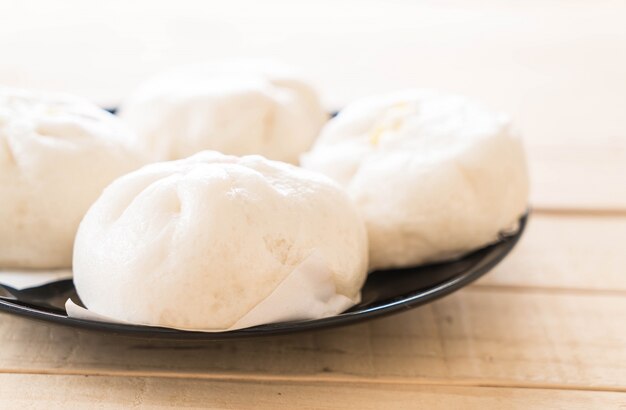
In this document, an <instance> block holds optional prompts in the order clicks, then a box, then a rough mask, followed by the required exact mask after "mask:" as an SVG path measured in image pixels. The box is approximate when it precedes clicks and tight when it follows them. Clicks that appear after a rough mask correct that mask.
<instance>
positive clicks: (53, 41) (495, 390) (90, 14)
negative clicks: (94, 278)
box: [0, 0, 626, 409]
mask: <svg viewBox="0 0 626 410" xmlns="http://www.w3.org/2000/svg"><path fill="white" fill-rule="evenodd" d="M9 3H11V4H10V6H9ZM127 3H129V2H117V1H108V2H100V3H98V4H97V5H94V4H87V2H44V1H43V0H39V1H31V2H6V3H4V4H3V5H1V6H0V50H1V52H2V57H1V59H0V83H8V84H13V85H21V86H37V87H43V88H48V89H55V90H56V89H63V90H66V91H71V92H75V93H80V94H84V95H86V96H89V97H90V98H93V99H94V100H96V101H98V102H100V103H103V104H110V103H113V102H116V101H118V100H119V98H120V97H121V96H122V95H124V93H125V92H127V90H128V89H129V88H130V87H132V86H133V85H134V84H135V83H136V82H137V81H138V80H139V79H140V78H142V77H143V76H144V75H145V74H146V73H149V72H153V71H156V70H158V69H159V68H160V67H163V66H166V65H171V64H175V63H178V62H185V61H196V60H202V59H205V58H215V57H228V56H234V55H268V56H272V57H278V58H282V59H285V60H287V61H290V62H292V63H296V64H300V65H301V66H303V67H304V68H305V71H307V72H308V73H309V74H310V75H311V77H312V78H313V79H314V81H315V82H316V83H317V84H318V85H319V86H320V89H321V90H322V91H323V92H324V94H325V96H326V100H327V102H328V104H329V105H331V106H340V105H342V104H343V103H345V101H347V100H349V99H351V98H353V97H356V96H360V95H364V94H369V93H373V92H378V91H381V90H386V89H395V88H399V87H404V86H424V85H427V86H432V87H441V88H447V89H453V90H457V91H460V92H464V93H467V94H470V95H474V96H477V97H479V98H482V99H483V100H485V101H487V102H488V103H490V104H491V105H492V106H494V107H497V108H501V109H505V110H508V111H510V112H511V113H512V114H513V115H514V116H515V118H516V120H517V122H518V124H519V125H520V127H521V128H522V129H523V131H524V134H525V136H526V141H527V147H528V157H529V163H530V173H531V177H532V184H533V193H532V199H531V200H532V205H533V208H534V211H533V215H532V218H531V220H530V224H529V226H528V229H527V232H526V234H525V236H524V238H523V240H522V241H521V243H520V244H519V246H518V247H517V248H516V250H515V251H514V252H513V254H512V255H510V257H508V258H507V259H506V260H505V261H504V262H503V263H502V264H501V265H500V266H498V267H497V269H496V270H495V271H494V272H492V273H491V274H489V275H488V276H486V277H485V278H484V279H482V280H480V281H478V283H476V284H474V285H472V286H470V287H468V288H466V289H464V290H462V291H460V292H458V293H455V294H453V295H451V296H449V297H447V298H445V299H443V300H440V301H437V302H435V303H433V304H430V305H427V306H425V307H422V308H420V309H416V310H413V311H409V312H406V313H404V314H400V315H397V316H393V317H389V318H385V319H382V320H377V321H373V322H370V323H364V324H360V325H356V326H351V327H345V328H340V329H334V330H327V331H320V332H314V333H308V334H300V335H293V336H286V337H276V338H268V339H258V340H250V341H234V342H219V343H201V344H171V343H165V342H152V343H148V342H146V341H142V340H130V339H124V338H119V337H111V336H105V335H102V334H95V333H80V332H78V331H76V330H72V329H66V328H62V327H55V326H47V325H45V324H41V323H37V322H31V321H27V320H24V319H21V318H17V317H12V316H8V315H1V316H0V408H18V407H35V408H46V409H47V408H66V407H73V408H89V407H96V408H119V407H122V406H146V407H149V406H158V405H171V406H177V407H183V406H190V407H196V406H197V407H215V408H296V407H301V408H354V409H368V408H416V407H424V408H435V407H436V408H442V409H445V408H477V409H478V408H480V409H484V408H494V409H500V408H518V407H519V408H525V409H526V408H548V407H549V408H566V409H573V408H581V409H588V408H601V409H607V408H625V407H626V76H625V74H626V24H624V21H626V5H625V4H624V3H623V2H621V3H617V2H590V3H588V4H585V3H582V2H576V3H572V2H566V1H556V2H550V3H549V4H546V2H538V3H537V4H534V3H532V4H525V3H524V2H521V3H519V2H516V3H511V4H503V3H502V2H489V1H488V2H481V3H476V2H472V3H471V4H469V3H468V2H459V3H458V4H449V3H447V4H446V5H438V4H429V3H417V2H412V3H411V2H407V3H389V4H385V5H382V4H376V3H370V2H356V1H351V2H347V3H340V4H334V3H330V2H321V3H317V2H316V3H315V4H310V5H302V4H299V5H297V6H296V5H293V4H291V3H287V4H282V5H276V4H269V5H268V3H266V2H263V3H262V5H261V3H259V5H255V4H254V3H252V2H244V3H242V2H240V1H239V2H234V3H232V4H231V3H229V4H220V7H217V6H216V5H206V3H205V2H183V3H182V4H179V3H180V2H176V5H177V8H174V7H173V6H172V4H171V3H166V2H162V1H159V2H147V1H145V0H144V1H143V2H136V3H133V4H132V5H129V4H127ZM267 10H270V11H269V12H268V11H267ZM277 10H278V11H279V12H276V11H277ZM285 33H288V35H285Z"/></svg>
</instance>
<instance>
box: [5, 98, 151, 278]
mask: <svg viewBox="0 0 626 410" xmlns="http://www.w3.org/2000/svg"><path fill="white" fill-rule="evenodd" d="M130 140H132V135H131V132H130V130H128V129H127V128H126V126H125V125H124V124H122V123H121V121H120V120H119V119H117V118H115V117H114V116H113V115H111V114H109V113H108V112H106V111H104V110H101V109H100V108H98V107H96V106H94V105H92V104H91V103H89V102H86V101H83V100H82V99H79V98H77V97H71V96H65V95H55V94H38V93H35V92H30V91H25V90H19V89H13V88H6V87H0V199H1V200H0V226H2V228H1V229H0V268H61V267H69V266H70V265H71V262H72V246H73V243H74V236H75V234H76V229H77V228H78V224H79V222H80V220H81V219H82V217H83V215H84V214H85V212H86V211H87V209H88V208H89V206H90V205H91V203H92V202H93V201H95V200H96V198H97V197H98V196H99V195H100V193H101V191H102V189H103V188H104V187H105V186H106V185H108V184H109V183H110V182H111V181H112V180H114V179H115V178H117V177H118V176H120V175H122V174H124V173H126V172H129V171H131V170H133V169H135V168H138V167H139V166H141V165H142V159H141V157H140V155H139V154H138V153H136V152H135V151H133V149H132V148H131V147H130V146H128V142H129V141H130Z"/></svg>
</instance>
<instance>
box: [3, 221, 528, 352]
mask: <svg viewBox="0 0 626 410" xmlns="http://www.w3.org/2000/svg"><path fill="white" fill-rule="evenodd" d="M527 218H528V216H527V215H526V216H524V217H523V218H522V219H521V220H520V227H519V230H518V231H517V232H516V233H515V234H514V235H511V236H506V237H502V238H501V239H500V240H499V241H498V242H497V243H496V244H494V245H491V246H488V247H486V248H483V249H480V250H478V251H476V252H473V253H471V254H469V255H467V256H465V257H463V258H462V259H458V260H455V261H451V262H445V263H438V264H433V265H426V266H418V267H412V268H405V269H394V270H387V271H377V272H373V273H371V274H370V275H369V276H368V278H367V281H366V283H365V286H364V287H363V292H362V301H361V303H359V304H358V305H356V306H354V307H353V308H351V309H350V310H348V311H347V312H345V313H342V314H340V315H337V316H333V317H329V318H325V319H318V320H306V321H294V322H283V323H276V324H270V325H263V326H256V327H253V328H248V329H242V330H233V331H229V332H220V333H208V332H189V331H181V330H173V329H165V328H159V327H149V326H134V325H121V324H115V323H102V322H95V321H90V320H81V319H73V318H69V317H67V315H66V313H65V307H64V305H65V301H66V300H67V298H68V297H71V298H72V299H73V300H74V301H77V300H78V297H77V295H76V291H75V289H74V284H73V283H72V281H71V280H62V281H58V282H53V283H50V284H47V285H43V286H39V287H36V288H30V289H26V290H22V291H17V290H15V289H12V288H10V287H8V286H4V285H0V311H5V312H8V313H13V314H17V315H21V316H25V317H28V318H31V319H38V320H43V321H46V322H51V323H58V324H61V325H67V326H73V327H77V328H82V329H89V330H99V331H104V332H109V333H116V334H122V335H126V336H133V337H141V338H149V339H155V338H158V339H172V340H221V339H239V338H249V337H254V336H269V335H278V334H285V333H293V332H300V331H305V330H314V329H321V328H327V327H332V326H343V325H347V324H352V323H357V322H360V321H364V320H369V319H374V318H378V317H381V316H384V315H389V314H392V313H397V312H403V311H406V310H408V309H411V308H414V307H417V306H420V305H423V304H425V303H428V302H431V301H433V300H435V299H438V298H440V297H442V296H445V295H447V294H449V293H451V292H454V291H455V290H458V289H460V288H462V287H464V286H466V285H468V284H469V283H471V282H473V281H474V280H476V279H478V278H479V277H481V276H482V275H484V274H485V273H487V272H488V271H489V270H491V269H492V268H493V267H494V266H495V265H497V264H498V262H500V261H501V260H502V259H503V258H504V257H505V256H506V255H507V254H508V253H509V252H510V251H511V249H513V247H514V246H515V244H516V243H517V241H518V240H519V238H520V237H521V235H522V233H523V231H524V228H525V226H526V220H527Z"/></svg>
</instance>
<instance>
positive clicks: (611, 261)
mask: <svg viewBox="0 0 626 410" xmlns="http://www.w3.org/2000/svg"><path fill="white" fill-rule="evenodd" d="M625 244H626V215H624V216H613V215H611V214H609V215H598V214H591V215H585V214H584V213H583V214H571V215H570V214H567V213H545V212H541V211H535V212H533V214H532V215H531V217H530V219H529V222H528V225H527V227H526V231H525V232H524V235H523V236H522V239H521V240H520V242H519V243H518V244H517V246H516V247H515V249H514V250H513V251H512V252H511V254H510V255H509V256H507V258H506V259H505V260H504V261H502V263H501V264H500V265H498V266H497V267H496V268H495V269H494V271H493V272H490V273H489V274H488V275H486V276H485V277H484V278H482V279H481V280H479V281H478V285H479V286H482V285H492V286H493V285H498V286H514V287H518V288H528V290H529V291H533V290H534V288H544V289H545V288H550V289H554V290H568V289H569V290H577V291H604V292H612V293H615V292H617V293H619V292H622V294H624V296H626V274H624V271H625V269H626V252H625V248H624V246H625Z"/></svg>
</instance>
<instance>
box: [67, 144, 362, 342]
mask: <svg viewBox="0 0 626 410" xmlns="http://www.w3.org/2000/svg"><path fill="white" fill-rule="evenodd" d="M313 252H317V253H318V254H319V255H321V257H322V258H323V259H324V260H325V261H326V263H327V265H328V268H329V270H330V272H332V279H331V280H332V282H334V287H335V288H336V292H337V294H340V295H344V296H345V297H347V298H349V299H350V300H351V301H352V304H354V303H356V302H357V301H358V300H359V297H360V288H361V286H362V284H363V282H364V280H365V275H366V272H367V234H366V232H365V227H364V225H363V222H362V220H361V219H360V217H359V215H358V212H357V211H356V209H355V207H354V205H353V204H352V203H351V201H350V200H349V198H348V197H347V196H346V195H345V193H344V192H343V191H342V190H341V189H340V188H339V187H338V186H337V185H336V184H335V183H334V182H333V181H331V180H330V179H328V178H327V177H325V176H323V175H320V174H316V173H313V172H310V171H307V170H303V169H300V168H297V167H294V166H292V165H289V164H284V163H280V162H275V161H269V160H266V159H265V158H262V157H260V156H245V157H241V158H239V157H234V156H225V155H222V154H220V153H217V152H211V151H205V152H201V153H199V154H196V155H194V156H192V157H190V158H187V159H183V160H178V161H171V162H161V163H155V164H151V165H147V166H145V167H143V168H141V169H139V170H137V171H135V172H133V173H130V174H128V175H125V176H123V177H121V178H120V179H118V180H116V181H115V182H113V183H112V184H111V185H110V186H109V187H107V188H106V189H105V190H104V192H103V194H102V196H101V197H100V198H99V199H98V200H97V201H96V202H95V203H94V204H93V206H92V207H91V209H90V210H89V212H88V213H87V214H86V216H85V218H84V219H83V221H82V223H81V225H80V228H79V230H78V234H77V237H76V244H75V251H74V282H75V284H76V289H77V291H78V294H79V296H80V298H81V300H82V301H83V303H84V304H85V306H86V307H87V308H88V309H89V311H91V312H93V313H95V314H97V315H101V316H104V317H107V318H110V319H113V320H119V321H124V322H130V323H138V324H146V325H157V326H167V327H175V328H183V329H197V330H225V329H229V328H230V327H232V326H234V325H235V324H236V323H237V321H238V320H239V319H241V318H242V317H243V316H244V315H246V314H247V313H248V312H250V311H251V310H252V309H253V308H254V307H255V306H257V305H258V304H259V303H260V302H261V301H263V300H264V299H265V298H267V297H268V296H269V295H270V294H271V293H272V292H273V291H274V290H275V289H276V288H277V286H278V285H279V284H280V283H281V282H282V281H283V280H284V279H285V278H286V277H287V276H288V275H289V274H290V273H291V272H292V271H293V270H294V268H296V267H297V266H298V265H300V264H301V263H302V262H303V261H304V260H305V259H307V258H308V257H309V256H310V255H311V254H312V253H313ZM310 291H313V290H310ZM292 296H293V295H292ZM276 308H279V307H276ZM280 308H282V309H289V306H282V307H280ZM344 308H345V307H344ZM337 313H340V312H336V311H335V312H326V314H327V315H329V314H337ZM299 318H300V319H304V317H299ZM306 318H313V317H306ZM254 324H259V323H254Z"/></svg>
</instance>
